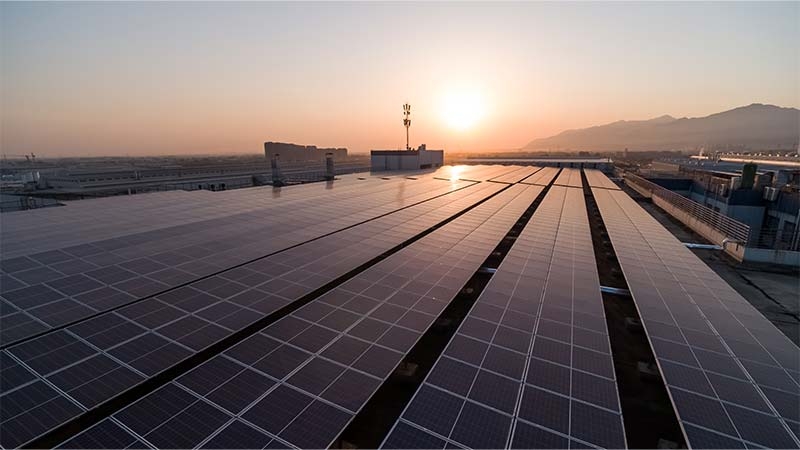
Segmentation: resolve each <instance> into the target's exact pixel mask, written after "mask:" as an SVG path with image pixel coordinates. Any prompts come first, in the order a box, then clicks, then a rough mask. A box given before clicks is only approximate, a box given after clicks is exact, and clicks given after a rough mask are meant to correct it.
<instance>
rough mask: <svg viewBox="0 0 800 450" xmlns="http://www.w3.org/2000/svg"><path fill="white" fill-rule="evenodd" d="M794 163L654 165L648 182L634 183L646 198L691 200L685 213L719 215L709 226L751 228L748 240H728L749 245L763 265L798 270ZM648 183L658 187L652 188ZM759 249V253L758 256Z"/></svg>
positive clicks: (798, 182)
mask: <svg viewBox="0 0 800 450" xmlns="http://www.w3.org/2000/svg"><path fill="white" fill-rule="evenodd" d="M781 159H785V157H781ZM789 159H790V161H788V162H785V161H780V160H778V159H776V160H774V161H771V162H765V163H764V164H755V163H752V162H747V161H744V160H736V159H730V160H727V161H726V160H709V159H697V158H679V159H671V160H663V161H654V162H653V163H652V168H651V169H650V170H648V171H645V172H643V173H641V174H640V175H643V177H644V178H645V179H646V181H645V182H644V183H637V182H636V178H635V176H630V177H629V180H631V186H632V187H634V188H636V189H637V190H639V191H640V192H641V193H643V194H644V195H648V196H649V195H650V193H651V192H652V191H653V190H654V189H656V190H658V188H659V187H660V188H664V189H667V190H668V191H670V192H672V193H675V194H678V196H671V198H672V199H674V200H675V202H674V203H681V199H680V197H684V198H685V199H686V200H689V201H691V206H689V204H687V206H686V207H685V208H683V209H686V208H689V207H691V208H692V209H694V210H697V211H698V212H697V213H696V215H706V216H708V217H711V216H714V217H717V216H719V218H715V219H713V220H712V219H709V221H716V222H720V221H728V219H731V220H732V221H733V222H732V223H733V225H732V226H737V227H739V228H741V227H746V228H747V235H746V236H743V235H739V236H734V235H732V234H729V235H727V236H725V237H729V238H731V239H736V240H740V241H745V242H743V244H744V246H746V247H750V248H751V249H753V250H752V251H751V252H750V253H751V256H752V257H755V258H756V259H757V260H761V261H762V262H775V263H779V262H780V263H786V264H791V265H795V266H797V265H800V226H798V223H800V168H798V167H796V165H795V164H794V163H793V162H792V161H791V159H793V158H789ZM648 182H649V183H653V184H654V185H656V187H651V186H649V185H647V183H648ZM637 186H638V187H637ZM666 196H669V194H668V193H667V194H666ZM679 196H680V197H679ZM703 210H705V211H706V212H701V211H703ZM737 224H741V226H739V225H737ZM712 240H713V239H712ZM756 248H757V249H759V250H758V251H755V249H756Z"/></svg>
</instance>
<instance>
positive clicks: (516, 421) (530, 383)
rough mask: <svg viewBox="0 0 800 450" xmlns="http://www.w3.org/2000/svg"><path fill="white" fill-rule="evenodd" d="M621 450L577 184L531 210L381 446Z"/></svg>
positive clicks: (609, 365) (608, 359) (614, 396)
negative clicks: (601, 449)
mask: <svg viewBox="0 0 800 450" xmlns="http://www.w3.org/2000/svg"><path fill="white" fill-rule="evenodd" d="M453 445H455V446H463V447H467V448H509V447H511V448H569V447H570V445H572V446H573V447H581V448H585V447H587V446H589V447H591V446H599V447H610V448H618V447H624V446H625V437H624V432H623V426H622V418H621V415H620V407H619V396H618V393H617V388H616V383H615V375H614V370H613V364H612V360H611V355H610V347H609V339H608V335H607V330H606V325H605V317H604V310H603V305H602V299H601V297H600V286H599V281H598V275H597V269H596V267H595V261H594V254H593V250H592V244H591V235H590V232H589V223H588V218H587V215H586V207H585V204H584V200H583V192H582V190H581V189H573V188H564V187H557V186H554V187H552V188H551V189H550V191H549V193H548V194H547V196H546V197H545V199H544V201H543V202H542V203H541V204H540V205H539V207H538V208H537V210H536V212H535V214H534V215H533V217H532V219H531V221H530V222H529V223H528V224H527V226H526V227H525V229H524V230H523V231H522V233H521V234H520V236H519V237H518V238H517V240H516V243H515V244H514V246H513V247H512V248H511V250H510V252H509V253H508V255H507V256H506V258H505V259H504V260H503V262H502V263H501V265H500V267H499V268H498V269H497V272H496V273H495V275H494V276H493V277H492V279H491V281H490V282H489V284H488V285H487V286H486V288H485V290H484V291H483V293H482V294H481V296H480V297H479V298H478V300H477V301H476V303H475V305H474V306H473V308H472V310H471V311H470V313H469V314H468V316H467V317H466V318H465V320H464V322H463V323H462V325H461V326H460V327H459V329H458V331H457V333H456V335H455V336H454V337H453V339H452V340H451V342H450V344H449V345H448V347H447V349H446V350H445V352H444V354H443V355H442V356H441V357H440V358H439V360H438V361H437V362H436V365H435V366H434V367H433V369H432V370H431V372H430V374H429V375H428V377H427V379H426V380H425V382H424V383H423V384H422V386H421V387H420V388H419V390H418V391H417V392H416V394H415V395H414V398H413V399H412V401H411V402H410V403H409V405H408V406H407V407H406V409H405V411H404V412H403V414H402V415H401V417H400V419H399V420H398V422H397V423H396V424H395V425H394V427H393V429H392V431H391V432H390V434H389V435H388V437H387V438H386V440H385V442H384V443H383V447H384V448H450V447H451V446H453Z"/></svg>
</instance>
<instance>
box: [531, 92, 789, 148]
mask: <svg viewBox="0 0 800 450" xmlns="http://www.w3.org/2000/svg"><path fill="white" fill-rule="evenodd" d="M799 139H800V110H798V109H797V108H782V107H779V106H774V105H763V104H760V103H753V104H752V105H749V106H742V107H739V108H735V109H731V110H730V111H724V112H721V113H716V114H711V115H710V116H706V117H693V118H686V117H683V118H680V119H676V118H674V117H672V116H668V115H664V116H661V117H656V118H655V119H650V120H620V121H617V122H613V123H609V124H606V125H600V126H594V127H590V128H582V129H578V130H567V131H564V132H562V133H559V134H557V135H555V136H551V137H547V138H541V139H536V140H533V141H531V142H529V143H528V144H527V145H526V146H525V147H524V148H523V150H561V151H566V150H575V151H578V150H593V151H619V150H623V149H625V148H628V149H630V150H631V151H635V150H683V149H692V148H695V147H698V146H720V145H731V146H739V147H742V146H743V147H745V148H751V149H775V148H784V149H789V148H792V149H796V148H797V143H798V140H799Z"/></svg>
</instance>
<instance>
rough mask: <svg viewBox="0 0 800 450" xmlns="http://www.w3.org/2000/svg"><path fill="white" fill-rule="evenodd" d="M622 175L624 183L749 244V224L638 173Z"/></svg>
mask: <svg viewBox="0 0 800 450" xmlns="http://www.w3.org/2000/svg"><path fill="white" fill-rule="evenodd" d="M624 177H625V182H626V183H631V184H635V185H636V186H637V187H639V188H640V189H643V190H645V191H647V192H649V193H650V194H651V195H652V196H654V197H658V198H660V199H661V200H664V201H665V202H667V203H669V204H670V205H672V206H674V207H676V208H678V209H680V210H681V211H683V212H685V213H686V214H689V215H690V216H691V217H693V218H695V219H697V220H699V221H700V222H702V223H703V224H705V225H707V226H709V227H710V228H712V229H714V230H715V231H717V232H719V233H720V234H722V235H724V236H726V237H727V238H728V239H730V240H732V241H736V242H739V243H746V244H747V245H749V244H750V226H748V225H746V224H744V223H742V222H739V221H738V220H735V219H731V218H730V217H728V216H726V215H724V214H722V213H719V212H717V211H714V210H713V209H711V208H709V207H707V206H704V205H701V204H700V203H697V202H695V201H693V200H690V199H688V198H686V197H684V196H682V195H680V194H676V193H674V192H672V191H670V190H669V189H667V188H664V187H662V186H659V185H657V184H655V183H653V182H652V181H648V180H646V179H644V178H642V177H640V176H638V175H634V174H632V173H625V176H624Z"/></svg>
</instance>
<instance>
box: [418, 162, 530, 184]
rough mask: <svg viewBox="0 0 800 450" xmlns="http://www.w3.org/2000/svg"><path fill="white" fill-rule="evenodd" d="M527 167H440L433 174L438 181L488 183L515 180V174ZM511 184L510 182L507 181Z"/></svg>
mask: <svg viewBox="0 0 800 450" xmlns="http://www.w3.org/2000/svg"><path fill="white" fill-rule="evenodd" d="M525 169H526V167H523V166H515V165H508V166H504V165H459V166H444V167H440V168H439V169H437V170H436V172H434V173H433V176H434V177H435V178H438V179H446V180H470V181H488V180H495V179H498V178H501V177H506V176H508V177H510V179H515V178H516V177H514V176H513V174H514V173H517V172H519V171H521V170H525ZM506 182H510V181H506Z"/></svg>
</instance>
